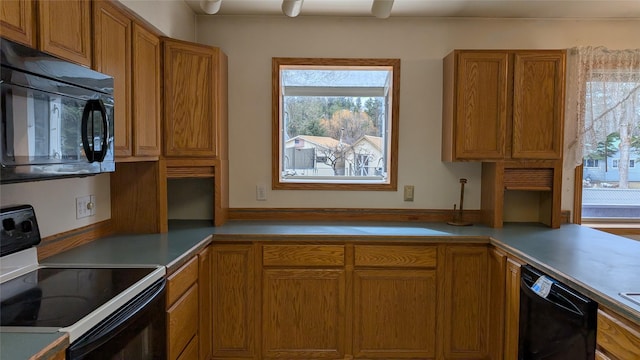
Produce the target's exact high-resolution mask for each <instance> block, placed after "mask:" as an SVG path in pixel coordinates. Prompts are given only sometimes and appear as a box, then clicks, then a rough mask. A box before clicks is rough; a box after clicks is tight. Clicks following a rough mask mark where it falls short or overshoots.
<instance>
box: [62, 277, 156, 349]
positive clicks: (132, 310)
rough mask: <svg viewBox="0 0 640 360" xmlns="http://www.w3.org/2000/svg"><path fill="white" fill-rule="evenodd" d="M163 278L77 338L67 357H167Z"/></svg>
mask: <svg viewBox="0 0 640 360" xmlns="http://www.w3.org/2000/svg"><path fill="white" fill-rule="evenodd" d="M165 284H166V280H165V279H164V278H163V279H161V280H158V281H157V282H156V283H154V285H152V286H151V287H149V288H147V289H146V290H145V291H144V292H142V293H141V294H140V295H138V296H137V297H135V298H134V299H133V300H131V301H129V302H128V303H127V304H125V305H124V306H122V307H121V308H120V309H118V310H117V311H116V312H114V313H113V314H112V315H111V316H109V317H108V318H106V319H105V320H103V321H102V322H100V323H99V324H98V325H96V326H95V327H94V328H92V329H91V330H89V331H88V332H86V333H85V334H83V335H82V336H81V337H80V338H78V339H77V340H76V341H74V342H73V343H72V344H71V346H69V348H68V349H67V359H68V360H75V359H139V360H146V359H166V357H167V353H166V338H167V337H166V320H165V319H166V317H165V316H164V312H165Z"/></svg>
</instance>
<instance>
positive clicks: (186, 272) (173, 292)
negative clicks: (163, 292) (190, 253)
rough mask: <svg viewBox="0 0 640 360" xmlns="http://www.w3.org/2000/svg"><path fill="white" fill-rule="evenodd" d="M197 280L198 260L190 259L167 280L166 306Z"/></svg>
mask: <svg viewBox="0 0 640 360" xmlns="http://www.w3.org/2000/svg"><path fill="white" fill-rule="evenodd" d="M197 280H198V260H197V258H196V257H194V258H192V259H190V260H189V261H188V262H187V263H186V264H184V265H182V266H181V267H180V269H178V270H176V271H175V272H174V273H173V274H171V275H170V276H169V277H168V278H167V304H169V305H171V304H173V303H174V302H175V301H176V300H177V299H178V298H179V297H180V296H182V294H184V293H185V292H186V291H187V289H188V288H190V287H191V285H193V284H195V282H196V281H197Z"/></svg>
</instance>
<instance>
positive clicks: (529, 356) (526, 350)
mask: <svg viewBox="0 0 640 360" xmlns="http://www.w3.org/2000/svg"><path fill="white" fill-rule="evenodd" d="M521 274H522V275H521V278H520V333H519V341H518V359H519V360H583V359H585V360H593V359H594V358H595V350H596V316H597V309H598V305H597V303H596V302H595V301H593V300H591V299H589V298H587V297H586V296H584V295H582V294H580V293H577V292H576V291H574V290H572V289H570V288H569V287H568V286H566V285H564V284H562V283H560V282H558V281H556V280H555V279H553V278H551V277H550V276H548V275H546V274H544V273H543V272H541V271H539V270H537V269H535V268H533V267H531V266H528V265H524V266H522V269H521Z"/></svg>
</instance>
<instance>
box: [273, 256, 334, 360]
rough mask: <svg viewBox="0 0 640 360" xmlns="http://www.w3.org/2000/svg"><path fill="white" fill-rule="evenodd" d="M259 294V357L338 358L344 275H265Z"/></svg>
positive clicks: (320, 271) (314, 272)
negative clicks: (260, 296)
mask: <svg viewBox="0 0 640 360" xmlns="http://www.w3.org/2000/svg"><path fill="white" fill-rule="evenodd" d="M262 291H263V301H262V307H263V308H262V324H263V328H262V354H263V357H265V358H283V359H311V358H342V357H344V353H345V352H344V351H345V306H346V300H345V299H346V297H345V271H344V270H342V269H266V270H264V271H263V289H262Z"/></svg>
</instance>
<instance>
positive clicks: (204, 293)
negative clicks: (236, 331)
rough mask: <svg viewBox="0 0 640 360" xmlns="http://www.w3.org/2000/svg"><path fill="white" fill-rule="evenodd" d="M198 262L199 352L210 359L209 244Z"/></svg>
mask: <svg viewBox="0 0 640 360" xmlns="http://www.w3.org/2000/svg"><path fill="white" fill-rule="evenodd" d="M198 263H199V264H198V295H199V297H200V299H199V302H200V304H199V309H198V310H199V311H198V321H199V324H198V340H199V342H198V348H199V351H198V354H200V356H199V359H201V360H208V359H211V356H212V355H211V354H212V341H213V330H212V327H213V317H212V312H211V304H212V303H211V301H212V277H211V270H212V269H211V266H212V262H211V247H209V246H207V247H206V248H205V249H204V250H202V251H200V252H199V253H198Z"/></svg>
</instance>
